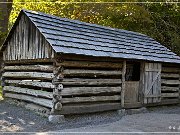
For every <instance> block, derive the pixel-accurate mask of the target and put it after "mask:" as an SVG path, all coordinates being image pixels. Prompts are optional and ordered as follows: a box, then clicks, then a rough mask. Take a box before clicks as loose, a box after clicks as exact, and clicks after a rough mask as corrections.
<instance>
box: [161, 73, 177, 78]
mask: <svg viewBox="0 0 180 135" xmlns="http://www.w3.org/2000/svg"><path fill="white" fill-rule="evenodd" d="M179 77H180V76H179V74H171V73H162V74H161V78H179Z"/></svg>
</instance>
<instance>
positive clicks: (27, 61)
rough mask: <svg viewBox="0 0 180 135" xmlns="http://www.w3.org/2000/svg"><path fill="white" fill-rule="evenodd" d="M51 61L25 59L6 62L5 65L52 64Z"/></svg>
mask: <svg viewBox="0 0 180 135" xmlns="http://www.w3.org/2000/svg"><path fill="white" fill-rule="evenodd" d="M52 62H53V59H26V60H6V61H4V63H5V64H32V63H33V64H34V63H37V64H39V63H52Z"/></svg>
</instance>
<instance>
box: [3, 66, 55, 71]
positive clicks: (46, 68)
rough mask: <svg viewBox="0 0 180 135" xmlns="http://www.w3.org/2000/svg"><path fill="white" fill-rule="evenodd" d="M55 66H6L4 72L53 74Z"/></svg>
mask: <svg viewBox="0 0 180 135" xmlns="http://www.w3.org/2000/svg"><path fill="white" fill-rule="evenodd" d="M53 69H54V68H53V65H21V66H5V67H4V70H11V71H19V70H20V71H22V70H23V71H47V72H53Z"/></svg>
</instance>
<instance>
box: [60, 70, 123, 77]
mask: <svg viewBox="0 0 180 135" xmlns="http://www.w3.org/2000/svg"><path fill="white" fill-rule="evenodd" d="M121 74H122V73H121V71H120V70H119V71H102V70H79V69H66V70H64V71H63V75H64V76H91V77H96V76H119V77H120V75H121Z"/></svg>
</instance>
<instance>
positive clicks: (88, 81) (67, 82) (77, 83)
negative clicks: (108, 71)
mask: <svg viewBox="0 0 180 135" xmlns="http://www.w3.org/2000/svg"><path fill="white" fill-rule="evenodd" d="M60 83H62V84H63V85H74V86H84V85H88V86H91V85H98V86H114V85H121V79H66V78H64V79H63V81H62V82H60Z"/></svg>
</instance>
